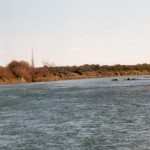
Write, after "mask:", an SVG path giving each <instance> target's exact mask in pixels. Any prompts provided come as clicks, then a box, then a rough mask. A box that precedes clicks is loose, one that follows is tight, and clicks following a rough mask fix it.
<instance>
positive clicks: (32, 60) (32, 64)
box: [31, 49, 34, 68]
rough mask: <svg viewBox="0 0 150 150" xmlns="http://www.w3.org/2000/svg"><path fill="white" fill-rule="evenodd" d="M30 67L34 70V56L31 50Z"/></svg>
mask: <svg viewBox="0 0 150 150" xmlns="http://www.w3.org/2000/svg"><path fill="white" fill-rule="evenodd" d="M31 67H32V68H34V56H33V49H32V58H31Z"/></svg>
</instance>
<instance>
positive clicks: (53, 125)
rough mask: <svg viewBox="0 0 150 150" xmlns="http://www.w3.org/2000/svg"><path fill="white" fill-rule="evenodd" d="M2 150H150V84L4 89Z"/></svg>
mask: <svg viewBox="0 0 150 150" xmlns="http://www.w3.org/2000/svg"><path fill="white" fill-rule="evenodd" d="M0 150H150V80H134V81H125V80H120V81H119V82H112V81H111V79H109V78H107V79H87V80H70V81H57V82H50V83H35V84H22V85H3V86H0Z"/></svg>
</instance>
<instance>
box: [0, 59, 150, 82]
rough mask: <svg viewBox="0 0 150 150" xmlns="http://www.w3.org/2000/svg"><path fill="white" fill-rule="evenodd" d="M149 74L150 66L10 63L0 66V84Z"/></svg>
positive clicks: (14, 61)
mask: <svg viewBox="0 0 150 150" xmlns="http://www.w3.org/2000/svg"><path fill="white" fill-rule="evenodd" d="M145 74H150V64H146V63H145V64H137V65H120V64H117V65H113V66H108V65H103V66H100V65H98V64H92V65H89V64H85V65H82V66H51V65H48V64H44V66H43V67H35V68H33V67H31V66H30V64H29V63H28V62H26V61H16V60H13V61H11V62H10V63H9V64H8V65H7V66H6V67H3V66H0V83H23V82H41V81H52V80H65V79H77V78H78V79H79V78H100V77H113V76H124V75H145Z"/></svg>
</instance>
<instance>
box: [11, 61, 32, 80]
mask: <svg viewBox="0 0 150 150" xmlns="http://www.w3.org/2000/svg"><path fill="white" fill-rule="evenodd" d="M8 68H9V69H10V70H11V71H12V73H13V75H14V76H15V77H17V78H20V79H21V78H24V79H25V80H26V81H28V82H30V81H32V69H31V67H30V65H29V63H28V62H26V61H16V60H13V61H11V62H10V63H9V64H8Z"/></svg>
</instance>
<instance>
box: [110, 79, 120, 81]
mask: <svg viewBox="0 0 150 150" xmlns="http://www.w3.org/2000/svg"><path fill="white" fill-rule="evenodd" d="M111 81H119V80H118V79H112V80H111Z"/></svg>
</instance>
